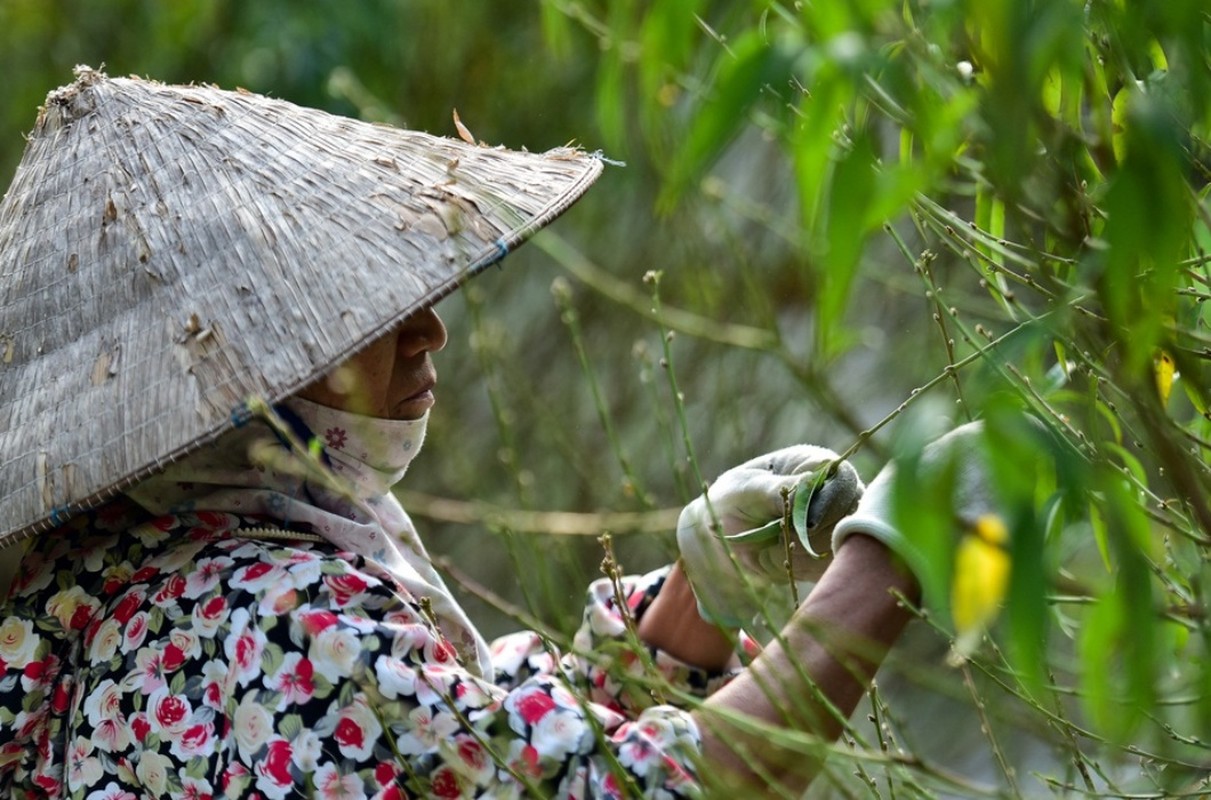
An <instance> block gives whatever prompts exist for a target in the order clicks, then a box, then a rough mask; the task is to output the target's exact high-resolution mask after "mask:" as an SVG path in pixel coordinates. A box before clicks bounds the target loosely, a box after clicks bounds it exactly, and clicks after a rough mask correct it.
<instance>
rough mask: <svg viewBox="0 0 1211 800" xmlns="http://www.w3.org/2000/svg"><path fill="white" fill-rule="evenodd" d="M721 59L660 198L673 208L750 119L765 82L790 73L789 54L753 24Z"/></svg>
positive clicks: (774, 80)
mask: <svg viewBox="0 0 1211 800" xmlns="http://www.w3.org/2000/svg"><path fill="white" fill-rule="evenodd" d="M720 59H721V61H720V63H719V64H718V74H717V76H716V78H715V80H714V82H713V85H712V86H711V90H710V93H709V99H708V100H707V101H706V102H704V103H703V104H702V105H701V106H700V107H699V108H698V109H697V112H696V113H695V114H694V117H693V119H692V120H691V122H690V127H689V130H688V132H687V133H686V136H685V140H684V142H683V143H682V145H681V147H680V149H679V150H678V151H677V152H676V154H675V155H674V157H673V163H672V166H671V167H670V170H669V177H668V181H667V183H666V185H665V188H664V191H663V192H662V193H661V197H660V201H659V205H660V207H661V208H664V209H668V208H671V207H672V205H673V204H674V203H675V202H676V201H677V200H678V199H679V198H680V197H681V195H682V194H683V193H684V191H685V189H686V188H687V187H688V186H689V184H690V182H691V181H693V180H695V179H696V178H697V177H698V176H700V175H701V174H702V173H704V172H705V171H706V170H707V168H708V167H709V165H710V164H711V163H713V162H714V160H715V159H716V158H717V157H718V156H719V155H720V154H721V153H722V152H723V150H724V148H725V147H726V146H727V145H728V144H730V143H731V141H732V140H733V139H734V138H735V137H736V135H737V134H738V133H739V132H740V129H741V127H742V126H743V125H744V124H745V123H746V122H747V119H748V112H749V109H750V108H752V106H753V104H754V103H755V102H756V101H757V99H758V97H759V96H760V95H761V91H762V89H763V87H764V86H765V85H766V84H767V83H771V82H777V83H779V84H781V83H782V82H784V81H785V80H786V77H787V74H788V73H787V68H788V66H789V62H788V59H787V58H786V56H785V55H784V54H783V53H782V52H781V51H780V50H779V49H778V48H777V47H775V46H772V45H770V44H769V43H767V42H766V41H765V39H764V38H763V37H762V36H761V35H760V34H759V33H758V32H757V31H755V30H749V31H746V32H745V33H743V34H742V35H741V36H739V37H738V38H737V39H736V40H735V41H734V42H732V43H731V45H730V46H729V48H728V50H727V51H726V52H725V53H724V54H723V55H721V56H720Z"/></svg>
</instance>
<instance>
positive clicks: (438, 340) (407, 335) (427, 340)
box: [398, 308, 447, 356]
mask: <svg viewBox="0 0 1211 800" xmlns="http://www.w3.org/2000/svg"><path fill="white" fill-rule="evenodd" d="M446 338H447V336H446V326H445V323H443V322H442V319H441V317H439V316H437V312H436V311H434V310H433V309H432V308H426V309H425V310H424V311H420V312H417V313H416V314H413V315H412V316H410V317H408V319H406V320H404V323H403V324H402V325H401V326H400V329H399V345H398V346H399V351H400V353H401V354H403V355H405V356H414V355H417V354H419V353H425V352H429V353H435V352H437V351H438V350H441V349H442V348H443V347H445V346H446Z"/></svg>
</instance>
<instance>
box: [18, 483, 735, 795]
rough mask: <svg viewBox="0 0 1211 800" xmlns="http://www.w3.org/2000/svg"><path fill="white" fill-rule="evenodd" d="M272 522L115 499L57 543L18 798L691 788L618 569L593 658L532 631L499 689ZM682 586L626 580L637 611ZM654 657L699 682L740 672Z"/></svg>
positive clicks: (32, 632)
mask: <svg viewBox="0 0 1211 800" xmlns="http://www.w3.org/2000/svg"><path fill="white" fill-rule="evenodd" d="M264 524H265V521H264V520H249V519H241V518H239V517H237V516H234V515H230V514H216V513H211V512H199V513H188V514H181V515H178V516H169V517H160V518H157V519H154V520H145V521H142V522H139V521H138V520H137V519H135V518H134V517H133V516H132V512H131V510H130V509H129V508H128V507H126V506H124V504H122V503H115V504H111V505H110V506H107V507H105V508H103V509H101V510H100V511H99V512H95V513H93V514H89V515H86V516H83V517H79V518H76V519H75V520H73V521H72V522H70V523H68V524H67V525H66V526H64V527H63V528H60V529H59V530H57V531H55V532H52V533H50V534H47V535H44V536H43V537H41V538H40V540H39V542H38V544H37V545H36V546H35V548H34V549H33V550H32V551H31V552H30V553H29V554H28V555H27V556H26V558H25V559H24V561H23V562H22V570H21V574H20V575H19V577H18V579H17V581H16V582H15V584H14V586H13V590H12V594H11V596H10V598H9V600H8V602H7V604H6V605H4V606H0V626H3V630H4V631H5V633H6V637H7V638H6V639H5V642H4V648H3V649H4V653H5V654H6V655H8V657H9V658H10V659H11V662H10V661H5V660H4V659H3V658H0V797H11V798H18V800H25V799H26V798H59V797H71V798H81V799H82V800H102V799H103V798H104V799H106V800H108V798H114V800H117V799H118V798H123V799H125V798H131V800H134V798H143V797H166V798H187V799H188V800H217V798H241V797H246V798H257V799H258V800H262V799H264V800H285V798H288V797H322V798H345V797H353V798H365V799H367V800H396V799H399V798H405V797H439V798H457V797H522V796H527V797H528V796H551V797H554V796H558V797H561V798H563V797H568V798H581V797H627V796H646V797H660V798H666V797H667V798H673V797H682V796H688V795H690V794H692V793H693V791H694V787H695V776H694V772H693V762H694V759H695V758H696V756H697V754H698V752H699V741H698V732H697V729H696V727H695V726H694V724H693V722H692V720H691V719H690V717H689V715H688V714H686V713H685V712H683V711H680V710H678V709H675V708H672V707H670V706H664V705H652V703H653V701H652V699H651V698H650V697H646V696H640V697H636V698H632V697H629V696H628V695H627V693H626V692H625V691H624V690H623V689H622V688H621V686H622V684H623V683H625V682H620V681H619V680H618V678H617V676H618V673H620V672H621V673H626V672H627V671H629V670H631V669H632V668H633V665H635V664H636V663H638V662H640V661H641V659H640V658H639V657H638V655H637V654H636V653H634V651H633V649H631V648H630V647H629V646H628V645H627V644H626V641H625V640H626V636H625V625H624V624H623V620H622V617H621V616H619V614H618V612H617V609H616V608H615V603H614V599H613V591H612V588H610V587H609V584H607V583H604V582H603V583H599V584H594V586H593V587H592V589H591V591H590V595H589V603H588V606H587V608H586V611H585V616H584V619H585V622H584V625H583V626H582V629H581V631H580V633H579V634H578V636H577V639H576V645H577V648H578V650H579V651H580V652H583V653H591V654H592V657H580V658H576V657H571V656H568V657H563V658H561V657H560V656H559V655H558V654H555V653H553V652H552V651H551V649H550V647H549V646H546V645H544V643H543V640H542V639H541V638H540V637H539V636H537V635H536V634H533V633H519V634H515V635H513V636H509V637H505V638H503V639H501V640H498V641H497V642H495V643H494V644H493V658H494V663H495V666H496V668H497V681H496V683H495V684H493V683H488V682H486V681H484V680H482V679H481V678H479V677H477V676H476V675H475V674H473V673H471V672H469V671H468V670H466V669H465V668H464V667H463V666H462V665H461V664H460V663H459V662H458V661H457V657H456V655H455V651H454V649H453V648H452V647H451V646H450V644H449V643H448V642H447V641H446V640H445V639H444V638H443V637H442V635H441V633H440V631H439V630H438V629H437V628H436V627H435V626H434V625H433V624H432V622H431V621H430V620H428V619H427V618H426V616H425V612H424V610H423V609H422V606H421V604H420V603H419V602H418V599H417V598H414V597H412V596H411V595H409V594H408V593H407V592H406V590H404V589H403V588H402V587H400V586H399V585H397V584H395V583H394V581H392V580H391V579H390V577H389V576H388V575H387V574H386V573H385V572H383V571H381V570H379V569H378V568H377V567H376V566H375V565H374V564H373V562H369V563H368V562H365V561H363V560H362V559H361V558H360V557H358V556H356V555H353V554H350V553H338V552H336V551H335V548H333V547H332V546H331V545H328V544H310V543H306V542H297V543H293V542H291V543H285V542H263V541H256V540H251V539H247V538H242V537H241V536H240V535H239V528H240V527H242V526H243V527H252V526H257V527H260V526H263V525H264ZM166 534H167V535H166ZM662 581H663V573H653V574H652V575H649V576H645V577H644V578H640V579H628V580H627V581H625V582H624V587H625V591H626V592H627V598H626V604H627V606H628V607H629V608H630V609H631V611H632V613H635V614H642V613H643V611H644V610H645V609H646V608H647V606H648V605H649V604H650V602H651V600H652V599H653V598H654V597H655V595H656V592H657V591H658V590H659V587H660V584H661V583H662ZM287 600H288V601H289V602H287ZM649 655H650V656H651V657H652V658H651V659H646V660H647V661H648V662H649V663H651V661H652V660H655V662H656V663H657V665H658V668H659V669H660V670H661V671H662V672H663V673H664V674H665V675H666V677H668V678H669V679H670V680H672V681H674V682H675V683H676V685H679V686H680V687H681V688H683V689H685V690H688V691H691V692H693V693H695V694H698V695H705V694H706V693H708V692H710V691H713V690H714V688H716V686H717V685H720V684H721V683H722V682H723V680H725V679H726V676H711V675H706V674H704V673H701V672H698V671H695V670H692V669H689V668H687V667H686V666H684V665H682V664H679V663H677V662H675V661H674V660H672V659H670V658H668V657H667V656H664V655H663V654H660V653H655V652H653V653H651V654H649ZM637 694H640V695H642V693H637ZM645 706H646V707H645Z"/></svg>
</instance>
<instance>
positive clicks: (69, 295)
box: [0, 69, 601, 546]
mask: <svg viewBox="0 0 1211 800" xmlns="http://www.w3.org/2000/svg"><path fill="white" fill-rule="evenodd" d="M600 171H601V162H600V159H598V158H595V157H593V156H590V155H587V154H585V153H582V152H580V151H576V150H569V149H561V150H557V151H552V152H549V153H545V154H531V153H518V152H511V151H508V150H504V149H501V148H489V147H483V146H479V147H477V146H474V145H469V144H466V143H464V142H461V141H456V140H450V139H443V138H436V137H433V136H429V135H426V134H422V133H415V132H410V131H402V130H397V129H393V128H389V127H385V126H379V125H371V124H367V123H363V122H358V121H354V120H350V119H345V118H342V117H336V116H332V115H330V114H326V113H323V112H320V111H316V110H312V109H305V108H300V107H298V106H295V105H292V104H290V103H286V102H282V101H279V100H272V99H268V98H265V97H261V96H259V95H253V94H249V93H246V92H226V91H220V90H218V89H215V88H211V87H204V86H167V85H163V84H159V83H155V82H151V81H144V80H126V79H112V80H111V79H109V78H107V77H106V76H104V75H102V74H100V73H97V72H94V71H91V70H87V69H81V70H79V72H78V80H77V81H76V82H75V83H74V84H71V85H69V86H66V87H64V88H62V89H59V90H57V91H54V92H52V93H51V94H50V95H49V96H48V97H47V101H46V106H45V108H44V109H43V110H42V112H41V114H40V115H39V117H38V122H37V126H36V128H35V129H34V132H33V135H32V138H31V139H30V142H29V145H28V147H27V149H26V152H25V155H24V157H23V159H22V161H21V164H20V166H19V167H18V170H17V174H16V177H15V179H14V181H13V184H12V186H11V187H10V189H9V191H8V193H7V194H6V195H5V197H4V200H3V203H0V546H2V545H3V544H6V543H12V542H15V541H17V540H19V539H22V538H25V537H26V536H28V535H31V534H32V533H34V532H36V531H38V530H42V529H45V528H46V527H48V526H50V525H52V524H54V523H57V522H58V521H60V520H62V519H63V518H64V517H65V516H67V515H68V514H70V513H71V512H73V511H76V510H79V509H81V508H86V507H90V506H94V505H96V504H98V503H99V502H101V501H103V500H105V499H106V498H108V497H109V496H112V495H113V494H114V493H115V492H116V491H118V490H120V489H121V488H123V487H125V486H128V485H130V484H131V483H133V482H135V481H136V480H138V479H140V478H141V477H143V476H145V475H147V474H149V473H151V472H154V471H155V470H157V469H159V468H161V467H163V466H164V465H165V464H167V463H169V462H171V461H172V460H174V459H176V458H179V457H180V456H181V455H183V454H185V453H186V452H188V451H189V450H191V449H193V448H195V447H197V446H198V445H199V444H201V443H202V442H205V441H209V440H210V439H213V438H214V437H215V436H217V435H218V434H219V433H221V432H222V431H224V430H225V429H227V428H229V427H230V426H231V425H232V424H233V422H234V421H236V420H237V419H238V418H239V417H240V415H241V413H242V409H244V408H245V406H244V403H245V401H246V399H247V398H249V397H252V396H257V397H260V398H263V399H265V400H268V401H270V402H272V401H275V400H277V399H280V398H282V397H284V396H286V395H288V394H290V393H291V392H293V391H295V390H297V389H299V388H300V387H302V386H303V385H304V384H306V383H308V382H309V381H311V380H313V379H314V378H316V377H318V376H319V375H321V374H323V373H324V372H325V371H327V369H328V368H329V367H331V366H332V365H334V364H336V363H339V362H340V361H341V360H343V359H345V358H346V357H348V356H349V355H351V354H353V353H355V352H356V351H357V350H359V349H360V348H362V347H364V346H365V345H366V344H368V343H369V342H370V341H372V340H373V339H374V338H375V337H376V336H378V335H380V334H382V333H384V332H386V331H387V330H388V329H389V328H390V327H391V326H392V325H394V324H396V323H398V322H399V321H400V320H402V319H403V318H404V317H406V316H408V314H410V313H413V312H415V311H417V310H419V309H421V308H424V307H426V306H429V305H431V304H432V303H434V302H436V300H438V299H439V298H441V297H442V296H444V295H445V294H447V293H449V292H450V291H452V290H454V289H455V288H457V287H458V286H459V285H460V284H461V283H462V282H463V281H465V280H466V279H467V278H468V277H470V276H471V275H473V274H475V273H476V272H478V271H480V270H482V269H484V268H485V267H487V266H488V265H490V264H493V263H495V262H497V261H498V260H500V258H502V257H503V256H504V255H505V254H506V253H507V252H508V251H509V250H510V249H512V248H513V247H515V246H516V245H518V244H519V243H521V242H522V241H524V240H525V239H526V238H527V237H528V236H529V235H530V234H532V233H533V232H534V231H535V230H537V229H538V228H540V227H542V226H543V225H545V224H547V223H548V222H550V221H551V220H553V219H554V218H555V217H557V216H558V215H559V214H560V213H561V212H562V211H564V210H565V209H566V208H567V207H568V206H569V205H570V204H571V203H573V202H575V200H576V199H577V198H578V197H579V196H580V195H581V193H582V192H584V191H585V190H586V189H587V188H588V187H589V185H590V184H592V182H593V181H594V180H595V179H596V177H597V176H598V174H599V173H600Z"/></svg>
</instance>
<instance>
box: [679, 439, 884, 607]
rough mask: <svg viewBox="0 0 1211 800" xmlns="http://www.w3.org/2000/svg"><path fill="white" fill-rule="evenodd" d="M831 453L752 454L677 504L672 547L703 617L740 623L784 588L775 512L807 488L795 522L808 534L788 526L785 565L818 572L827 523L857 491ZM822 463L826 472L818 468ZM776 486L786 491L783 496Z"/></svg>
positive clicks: (847, 507)
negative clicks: (685, 502)
mask: <svg viewBox="0 0 1211 800" xmlns="http://www.w3.org/2000/svg"><path fill="white" fill-rule="evenodd" d="M838 458H839V457H838V456H837V454H836V453H834V452H833V451H831V450H828V449H825V448H823V447H816V446H813V445H794V446H792V447H786V448H783V449H781V450H777V451H775V452H773V453H769V454H767V455H763V456H758V457H757V458H754V459H751V460H749V461H746V462H745V463H743V464H741V465H740V466H738V467H733V468H732V469H729V470H728V471H727V472H724V473H723V474H722V475H720V476H719V478H718V480H716V481H715V482H714V483H713V484H711V486H710V488H709V489H708V490H707V493H706V494H705V495H701V496H699V497H698V498H697V499H695V500H694V501H693V502H691V503H690V504H689V505H687V506H686V507H685V509H684V510H682V512H681V516H680V518H679V519H678V522H677V546H678V547H679V548H680V550H681V560H682V566H683V568H684V570H685V573H686V575H687V577H689V580H690V584H691V586H692V587H693V589H694V596H695V597H696V598H697V600H698V613H699V614H700V615H701V616H702V618H703V619H705V620H708V621H710V622H713V623H715V624H716V625H721V626H724V627H741V626H743V625H746V624H748V623H749V622H751V621H752V619H753V617H754V615H755V614H756V613H757V611H758V610H759V609H760V605H761V603H762V602H763V596H764V595H768V594H769V593H770V592H771V591H774V590H776V589H777V588H778V587H785V586H786V584H787V581H788V574H787V568H786V562H787V543H786V541H785V540H784V538H783V527H784V526H783V517H784V512H785V509H786V503H788V502H789V503H791V504H792V507H793V505H794V503H795V496H796V495H797V494H798V493H801V492H812V494H811V496H810V500H808V501H807V503H806V514H805V516H804V525H803V527H804V530H805V532H806V533H807V536H808V538H807V540H806V541H803V540H800V539H801V537H800V536H797V535H795V532H794V531H792V535H793V536H795V541H793V547H792V548H791V549H790V553H791V558H790V564H791V570H792V572H793V574H794V577H795V580H796V581H814V580H815V579H817V578H818V577H820V574H821V573H823V572H824V567H825V566H826V565H827V563H828V561H827V557H828V555H829V551H828V542H829V537H830V533H831V531H832V526H833V525H834V524H835V523H836V522H837V520H839V519H841V518H842V517H844V516H845V515H846V514H848V513H849V512H850V511H852V510H853V509H854V507H855V506H856V504H857V502H858V498H859V497H861V496H862V489H863V486H862V481H861V480H860V479H859V478H858V473H857V471H856V470H854V468H853V467H852V466H850V464H849V462H848V461H840V462H838ZM834 464H835V466H833V465H834ZM830 466H832V467H833V468H832V471H831V474H825V472H824V471H825V470H827V469H828V468H829V467H830ZM784 489H785V490H788V491H790V492H791V494H790V495H789V496H787V497H784V496H783V490H784ZM708 501H709V502H708ZM800 502H802V499H800ZM729 552H730V554H731V555H730V556H729ZM732 557H734V558H735V564H734V565H733V563H732ZM741 573H743V575H744V576H747V578H748V583H749V584H750V586H751V590H750V587H746V586H745V580H744V578H743V577H742V576H741Z"/></svg>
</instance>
